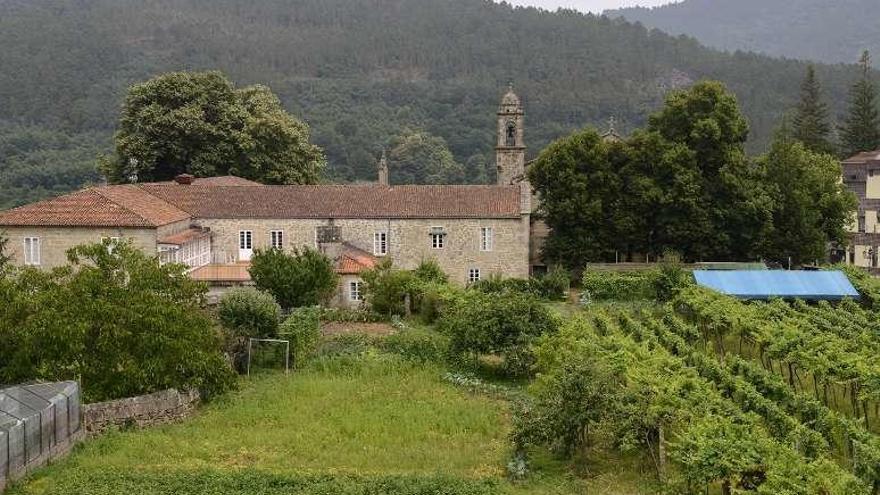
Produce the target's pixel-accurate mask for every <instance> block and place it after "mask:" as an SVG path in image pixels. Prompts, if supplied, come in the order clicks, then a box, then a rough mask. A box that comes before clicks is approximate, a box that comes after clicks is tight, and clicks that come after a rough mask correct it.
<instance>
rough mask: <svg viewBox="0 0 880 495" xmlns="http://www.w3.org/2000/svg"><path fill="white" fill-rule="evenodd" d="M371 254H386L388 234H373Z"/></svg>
mask: <svg viewBox="0 0 880 495" xmlns="http://www.w3.org/2000/svg"><path fill="white" fill-rule="evenodd" d="M373 254H374V255H376V256H385V255H387V254H388V232H384V231H382V232H376V233H374V234H373Z"/></svg>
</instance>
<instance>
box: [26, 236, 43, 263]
mask: <svg viewBox="0 0 880 495" xmlns="http://www.w3.org/2000/svg"><path fill="white" fill-rule="evenodd" d="M40 255H41V252H40V238H39V237H25V238H24V264H25V265H29V266H40Z"/></svg>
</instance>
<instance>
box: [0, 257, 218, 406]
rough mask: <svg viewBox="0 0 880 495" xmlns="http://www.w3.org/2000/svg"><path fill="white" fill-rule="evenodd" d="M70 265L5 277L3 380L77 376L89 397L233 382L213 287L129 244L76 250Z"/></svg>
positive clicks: (212, 390)
mask: <svg viewBox="0 0 880 495" xmlns="http://www.w3.org/2000/svg"><path fill="white" fill-rule="evenodd" d="M68 259H69V265H68V266H66V267H62V268H58V269H55V270H52V271H51V272H42V271H39V270H33V269H26V270H23V271H21V272H20V273H18V274H17V275H16V276H9V277H0V298H2V300H3V303H2V304H0V348H2V349H3V351H2V352H0V383H20V382H25V381H32V380H46V381H59V380H69V379H73V378H77V379H78V380H79V381H80V382H81V383H82V386H83V391H84V400H85V401H86V402H93V401H103V400H111V399H118V398H122V397H130V396H135V395H141V394H147V393H152V392H157V391H160V390H164V389H168V388H178V389H186V388H198V389H199V390H201V391H202V392H203V393H204V394H205V395H206V396H208V397H210V396H212V395H215V394H219V393H221V392H223V391H225V390H227V389H229V388H231V387H232V386H233V385H234V383H235V382H234V380H235V375H234V373H233V372H232V370H231V368H230V367H229V366H228V365H227V364H226V361H225V360H224V358H223V355H222V352H221V349H222V342H221V339H220V334H219V332H218V331H217V328H216V327H215V325H214V323H213V321H212V320H211V318H210V317H209V316H208V314H207V313H206V312H205V311H204V310H203V309H202V305H203V303H204V300H205V293H206V292H207V288H206V287H205V286H204V285H203V284H200V283H197V282H195V281H193V280H192V279H191V278H190V277H189V276H187V274H186V272H185V267H184V266H182V265H175V264H169V265H162V266H160V265H159V264H158V263H157V262H156V260H155V258H152V257H147V256H146V255H145V254H144V253H143V252H142V251H140V250H139V249H135V248H133V247H132V246H131V245H130V244H129V243H126V242H122V243H119V244H118V245H116V246H115V248H114V249H113V250H112V251H111V250H109V249H107V246H106V245H103V244H91V245H85V246H79V247H76V248H73V249H72V250H70V251H69V252H68Z"/></svg>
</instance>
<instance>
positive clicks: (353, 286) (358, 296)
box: [348, 280, 364, 301]
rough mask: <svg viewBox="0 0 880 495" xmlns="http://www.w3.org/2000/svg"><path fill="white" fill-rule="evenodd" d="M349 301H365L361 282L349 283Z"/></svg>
mask: <svg viewBox="0 0 880 495" xmlns="http://www.w3.org/2000/svg"><path fill="white" fill-rule="evenodd" d="M348 300H349V301H363V300H364V296H363V294H362V293H361V282H360V281H359V280H355V281H353V282H349V284H348Z"/></svg>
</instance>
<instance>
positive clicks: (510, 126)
mask: <svg viewBox="0 0 880 495" xmlns="http://www.w3.org/2000/svg"><path fill="white" fill-rule="evenodd" d="M505 144H506V145H507V146H516V122H514V121H512V120H508V121H507V139H506V140H505Z"/></svg>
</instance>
